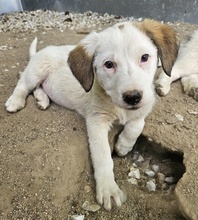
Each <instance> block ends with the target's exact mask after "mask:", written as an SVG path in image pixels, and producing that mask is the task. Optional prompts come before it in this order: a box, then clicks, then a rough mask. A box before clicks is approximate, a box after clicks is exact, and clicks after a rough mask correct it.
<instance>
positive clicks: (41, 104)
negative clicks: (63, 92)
mask: <svg viewBox="0 0 198 220" xmlns="http://www.w3.org/2000/svg"><path fill="white" fill-rule="evenodd" d="M33 94H34V97H35V99H36V100H37V106H38V108H39V109H41V110H45V109H47V108H48V107H49V106H50V100H49V98H48V96H47V94H46V93H45V91H44V90H43V89H42V87H40V86H39V87H37V88H36V89H35V90H34V92H33Z"/></svg>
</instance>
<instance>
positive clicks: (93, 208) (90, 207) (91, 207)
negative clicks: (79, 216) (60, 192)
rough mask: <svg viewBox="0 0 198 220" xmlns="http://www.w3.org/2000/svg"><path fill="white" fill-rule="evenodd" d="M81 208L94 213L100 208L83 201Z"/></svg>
mask: <svg viewBox="0 0 198 220" xmlns="http://www.w3.org/2000/svg"><path fill="white" fill-rule="evenodd" d="M82 208H83V209H84V210H86V211H89V212H96V211H98V210H99V209H100V208H101V207H100V206H99V205H98V204H90V203H89V202H88V201H85V202H84V203H83V205H82Z"/></svg>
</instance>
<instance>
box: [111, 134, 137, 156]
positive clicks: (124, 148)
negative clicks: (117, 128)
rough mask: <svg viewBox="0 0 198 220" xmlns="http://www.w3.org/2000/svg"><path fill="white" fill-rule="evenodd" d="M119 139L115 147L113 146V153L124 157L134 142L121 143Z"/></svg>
mask: <svg viewBox="0 0 198 220" xmlns="http://www.w3.org/2000/svg"><path fill="white" fill-rule="evenodd" d="M123 142H124V141H122V140H121V139H120V138H119V139H118V141H117V143H116V145H115V151H116V153H117V154H118V156H125V155H127V154H128V153H129V152H130V151H131V150H132V149H133V146H134V144H135V141H134V142H131V143H123Z"/></svg>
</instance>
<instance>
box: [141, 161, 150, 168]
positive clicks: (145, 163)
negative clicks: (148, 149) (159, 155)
mask: <svg viewBox="0 0 198 220" xmlns="http://www.w3.org/2000/svg"><path fill="white" fill-rule="evenodd" d="M149 167H150V159H149V160H145V161H144V162H143V163H142V165H141V168H142V169H143V170H148V169H149Z"/></svg>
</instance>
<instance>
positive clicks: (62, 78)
mask: <svg viewBox="0 0 198 220" xmlns="http://www.w3.org/2000/svg"><path fill="white" fill-rule="evenodd" d="M123 24H124V26H125V28H123V30H120V29H119V28H118V25H115V26H113V27H110V28H108V29H106V30H104V31H102V32H101V33H95V32H94V33H91V34H90V35H88V36H87V37H86V38H85V39H83V40H82V41H81V43H80V44H81V45H83V47H84V48H85V50H86V51H87V53H88V54H89V55H90V56H92V55H93V54H95V56H94V61H93V68H94V69H95V80H94V85H93V87H92V89H91V91H90V92H88V93H86V92H85V91H84V89H83V88H82V86H81V85H80V83H79V82H78V81H77V80H76V78H75V77H74V76H73V74H72V72H71V70H70V67H69V65H68V63H67V62H66V61H67V58H68V54H69V52H70V51H72V50H73V49H74V48H75V46H59V47H56V46H49V47H47V48H45V49H42V50H41V51H39V52H37V53H36V54H34V51H35V50H36V45H35V41H34V42H33V45H32V46H31V47H30V48H31V52H30V54H31V59H30V62H29V64H28V66H27V68H26V69H25V71H24V72H23V74H22V76H21V78H20V80H19V82H18V84H17V86H16V88H15V90H14V92H13V94H12V95H11V96H10V98H9V99H8V100H7V102H6V104H5V106H6V109H7V111H9V112H16V111H18V110H20V109H22V108H24V107H25V100H26V97H27V96H28V94H29V93H30V92H32V91H34V96H35V98H36V99H37V104H38V106H39V107H40V108H41V109H46V108H47V107H48V106H49V98H50V99H51V100H52V101H54V102H55V103H57V104H59V105H62V106H64V107H67V108H69V109H73V110H76V111H77V112H78V113H79V114H81V115H82V116H83V117H85V119H86V124H87V132H88V137H89V144H90V152H91V158H92V161H93V167H94V173H95V179H96V191H97V201H98V202H99V203H100V204H103V205H104V207H105V209H107V210H109V209H111V207H112V199H113V200H114V202H115V204H116V205H117V206H120V205H121V204H122V203H123V202H124V201H125V200H126V197H125V195H124V193H123V192H122V190H120V188H119V187H118V185H117V184H116V182H115V178H114V173H113V160H112V158H111V150H110V146H109V142H108V132H109V130H110V129H111V127H112V125H113V124H114V123H119V124H122V125H124V130H123V131H122V133H121V134H120V135H119V138H118V141H117V143H116V146H115V148H116V151H117V153H118V154H119V155H121V156H124V155H126V154H127V153H128V152H129V151H131V150H132V148H133V146H134V144H135V142H136V140H137V138H138V136H139V135H140V133H141V132H142V129H143V127H144V119H145V117H146V116H147V114H148V113H149V112H150V111H151V109H152V106H153V104H154V101H155V96H154V86H153V78H154V74H155V71H156V68H157V62H158V56H157V48H156V46H155V45H154V44H153V42H152V41H151V40H150V38H149V37H148V36H147V35H146V34H144V33H143V32H141V31H140V30H139V29H138V28H137V27H135V26H133V25H132V23H131V22H126V23H123ZM34 48H35V49H34ZM33 54H34V55H33ZM144 54H149V59H148V61H147V62H141V57H142V55H144ZM108 60H110V61H112V62H113V63H114V64H115V66H114V67H113V68H110V69H108V68H106V67H105V65H104V63H105V61H108ZM134 90H137V91H142V94H143V96H142V99H141V101H140V102H139V103H137V105H135V108H132V106H131V105H130V104H127V103H126V102H125V101H124V100H123V94H124V93H125V92H128V91H134ZM48 97H49V98H48Z"/></svg>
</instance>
